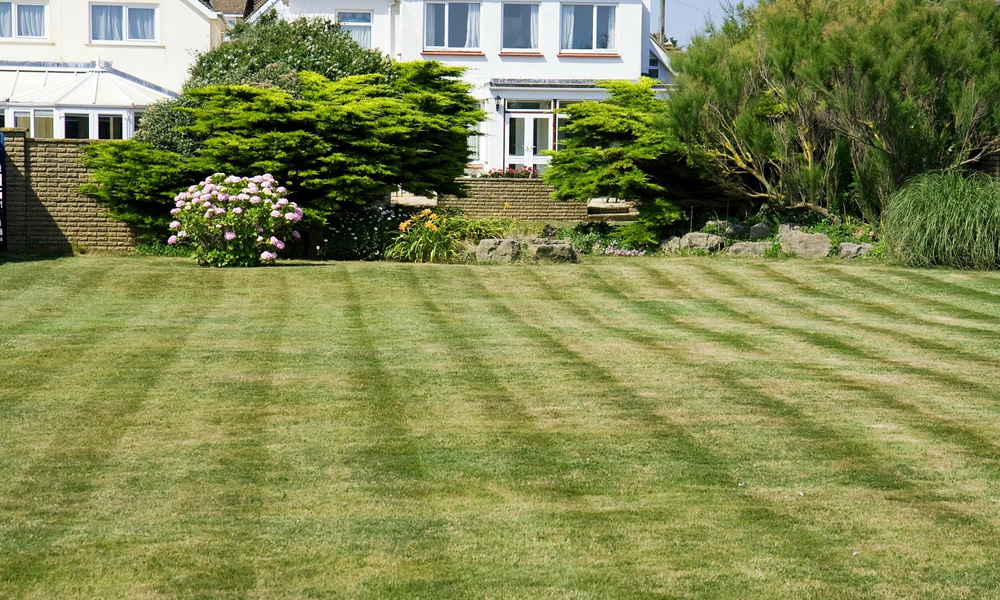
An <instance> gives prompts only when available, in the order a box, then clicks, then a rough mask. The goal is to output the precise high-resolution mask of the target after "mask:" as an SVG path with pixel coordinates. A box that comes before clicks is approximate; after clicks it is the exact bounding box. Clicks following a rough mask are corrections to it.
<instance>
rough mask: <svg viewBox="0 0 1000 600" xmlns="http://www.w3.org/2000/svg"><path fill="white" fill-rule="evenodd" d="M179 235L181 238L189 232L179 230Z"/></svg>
mask: <svg viewBox="0 0 1000 600" xmlns="http://www.w3.org/2000/svg"><path fill="white" fill-rule="evenodd" d="M177 237H179V238H182V237H187V232H186V231H178V232H177Z"/></svg>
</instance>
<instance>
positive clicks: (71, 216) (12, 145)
mask: <svg viewBox="0 0 1000 600" xmlns="http://www.w3.org/2000/svg"><path fill="white" fill-rule="evenodd" d="M3 132H4V135H5V137H6V139H7V144H6V151H7V164H6V166H5V170H6V176H7V190H5V196H6V197H5V202H6V206H7V236H8V243H7V248H8V250H12V251H26V250H27V251H30V250H40V249H55V248H69V247H71V246H74V245H75V246H79V247H82V248H89V249H94V250H130V249H132V248H134V247H135V238H134V235H133V233H132V231H131V230H130V229H129V228H128V227H127V226H126V225H124V224H122V223H119V222H117V221H114V220H112V219H111V218H109V217H107V216H106V215H105V214H104V213H105V211H106V209H105V208H104V207H103V206H102V205H101V204H100V203H99V202H97V201H96V200H94V199H93V198H88V197H87V196H84V195H83V194H81V193H80V192H79V188H80V185H81V184H83V183H86V182H87V177H88V172H87V169H86V167H84V166H83V164H82V163H81V162H80V156H81V154H82V152H83V148H84V146H85V145H86V144H89V143H90V142H88V141H86V140H39V139H32V138H28V137H27V135H26V132H25V131H24V130H23V129H4V130H3Z"/></svg>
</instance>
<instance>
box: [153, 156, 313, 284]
mask: <svg viewBox="0 0 1000 600" xmlns="http://www.w3.org/2000/svg"><path fill="white" fill-rule="evenodd" d="M285 192H286V190H285V188H283V187H281V186H277V185H275V181H274V178H273V177H272V176H271V175H270V174H267V175H258V176H256V177H253V178H248V177H237V176H235V175H230V176H229V177H226V175H225V174H223V173H216V174H215V175H212V176H211V177H209V178H208V179H206V180H204V181H202V182H201V183H199V184H197V185H192V186H191V187H190V188H188V191H186V192H181V193H180V194H178V195H177V197H176V198H175V201H176V206H175V207H174V208H173V209H172V210H171V211H170V213H171V214H172V215H174V217H175V219H176V220H175V221H173V222H172V223H171V224H170V229H171V230H172V231H174V232H175V233H174V234H173V235H171V236H170V238H169V239H168V240H167V243H168V244H190V245H192V246H193V247H194V256H195V258H196V259H197V261H198V264H200V265H203V266H212V267H253V266H257V265H260V264H261V263H269V262H274V260H275V259H277V258H278V252H279V251H281V250H284V249H285V246H286V244H287V243H289V242H290V241H291V239H293V238H295V239H298V238H299V233H298V232H297V231H295V230H294V229H293V227H294V225H295V224H296V223H298V222H299V221H300V220H301V219H302V211H301V210H300V209H299V207H298V206H296V205H295V203H294V202H289V201H288V199H287V198H285V197H284V194H285Z"/></svg>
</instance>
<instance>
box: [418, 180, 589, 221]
mask: <svg viewBox="0 0 1000 600" xmlns="http://www.w3.org/2000/svg"><path fill="white" fill-rule="evenodd" d="M461 181H462V183H463V184H464V185H465V189H466V190H467V192H468V194H469V195H468V197H467V198H456V197H455V196H444V195H442V196H441V197H439V198H438V201H437V204H438V207H439V208H451V209H458V210H461V211H462V212H463V213H465V214H466V215H467V216H469V217H471V218H474V219H487V218H490V217H496V216H501V217H504V218H509V219H518V220H522V221H586V220H587V204H586V203H585V202H559V201H556V200H553V199H552V192H553V188H552V187H551V186H548V185H545V183H544V182H543V181H542V180H540V179H502V178H490V177H479V178H468V179H462V180H461Z"/></svg>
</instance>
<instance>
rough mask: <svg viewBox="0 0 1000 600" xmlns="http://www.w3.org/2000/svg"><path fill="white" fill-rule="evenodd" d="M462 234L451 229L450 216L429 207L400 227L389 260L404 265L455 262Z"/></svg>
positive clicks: (388, 252)
mask: <svg viewBox="0 0 1000 600" xmlns="http://www.w3.org/2000/svg"><path fill="white" fill-rule="evenodd" d="M461 239H462V238H461V235H460V234H459V232H458V231H457V230H456V229H455V228H450V227H449V222H448V217H445V216H442V215H440V214H438V213H435V212H434V211H432V210H431V209H429V208H425V209H424V210H422V211H420V213H418V214H417V215H415V216H414V217H413V218H411V219H408V220H406V221H403V222H402V223H400V224H399V237H398V238H396V241H395V242H394V243H393V244H392V246H389V249H388V250H386V252H385V257H386V258H387V259H389V260H398V261H401V262H454V261H455V260H456V259H457V258H458V245H459V242H461Z"/></svg>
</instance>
